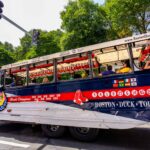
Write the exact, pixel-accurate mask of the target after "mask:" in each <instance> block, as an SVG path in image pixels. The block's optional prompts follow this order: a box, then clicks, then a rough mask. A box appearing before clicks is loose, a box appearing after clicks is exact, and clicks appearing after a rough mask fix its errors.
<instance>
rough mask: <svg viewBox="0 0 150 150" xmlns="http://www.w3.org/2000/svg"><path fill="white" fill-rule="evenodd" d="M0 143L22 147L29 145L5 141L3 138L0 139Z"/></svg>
mask: <svg viewBox="0 0 150 150" xmlns="http://www.w3.org/2000/svg"><path fill="white" fill-rule="evenodd" d="M0 144H5V145H11V146H16V147H22V148H28V147H30V145H27V144H19V143H14V142H7V141H3V140H0Z"/></svg>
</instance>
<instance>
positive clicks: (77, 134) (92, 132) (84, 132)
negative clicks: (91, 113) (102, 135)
mask: <svg viewBox="0 0 150 150" xmlns="http://www.w3.org/2000/svg"><path fill="white" fill-rule="evenodd" d="M69 130H70V133H71V135H72V136H73V137H74V138H75V139H77V140H80V141H84V142H89V141H93V140H94V139H95V138H96V137H97V136H98V133H99V129H93V128H85V127H70V128H69Z"/></svg>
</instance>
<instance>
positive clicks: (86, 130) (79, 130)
mask: <svg viewBox="0 0 150 150" xmlns="http://www.w3.org/2000/svg"><path fill="white" fill-rule="evenodd" d="M77 131H78V132H79V133H81V134H87V133H88V132H89V128H77Z"/></svg>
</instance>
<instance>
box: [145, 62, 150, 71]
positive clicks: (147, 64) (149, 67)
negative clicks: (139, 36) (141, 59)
mask: <svg viewBox="0 0 150 150" xmlns="http://www.w3.org/2000/svg"><path fill="white" fill-rule="evenodd" d="M145 69H150V61H147V62H146V64H145V66H144V70H145Z"/></svg>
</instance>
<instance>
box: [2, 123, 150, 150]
mask: <svg viewBox="0 0 150 150" xmlns="http://www.w3.org/2000/svg"><path fill="white" fill-rule="evenodd" d="M0 136H1V137H7V138H14V139H17V140H19V141H22V142H29V143H40V144H41V146H40V147H39V148H38V149H37V150H42V149H44V148H45V147H46V146H48V145H54V146H60V147H67V148H77V149H87V150H99V149H102V150H122V149H123V150H124V149H138V150H148V149H150V142H149V139H150V129H148V128H136V129H129V130H100V134H99V137H98V138H97V140H96V141H94V142H91V143H84V142H79V141H76V140H74V139H73V138H72V137H71V136H70V134H69V132H66V133H65V135H64V136H63V137H62V138H60V139H51V138H48V137H46V136H45V135H44V134H43V133H42V130H41V128H40V126H36V127H34V128H32V127H31V125H28V124H17V123H7V124H1V125H0Z"/></svg>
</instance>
